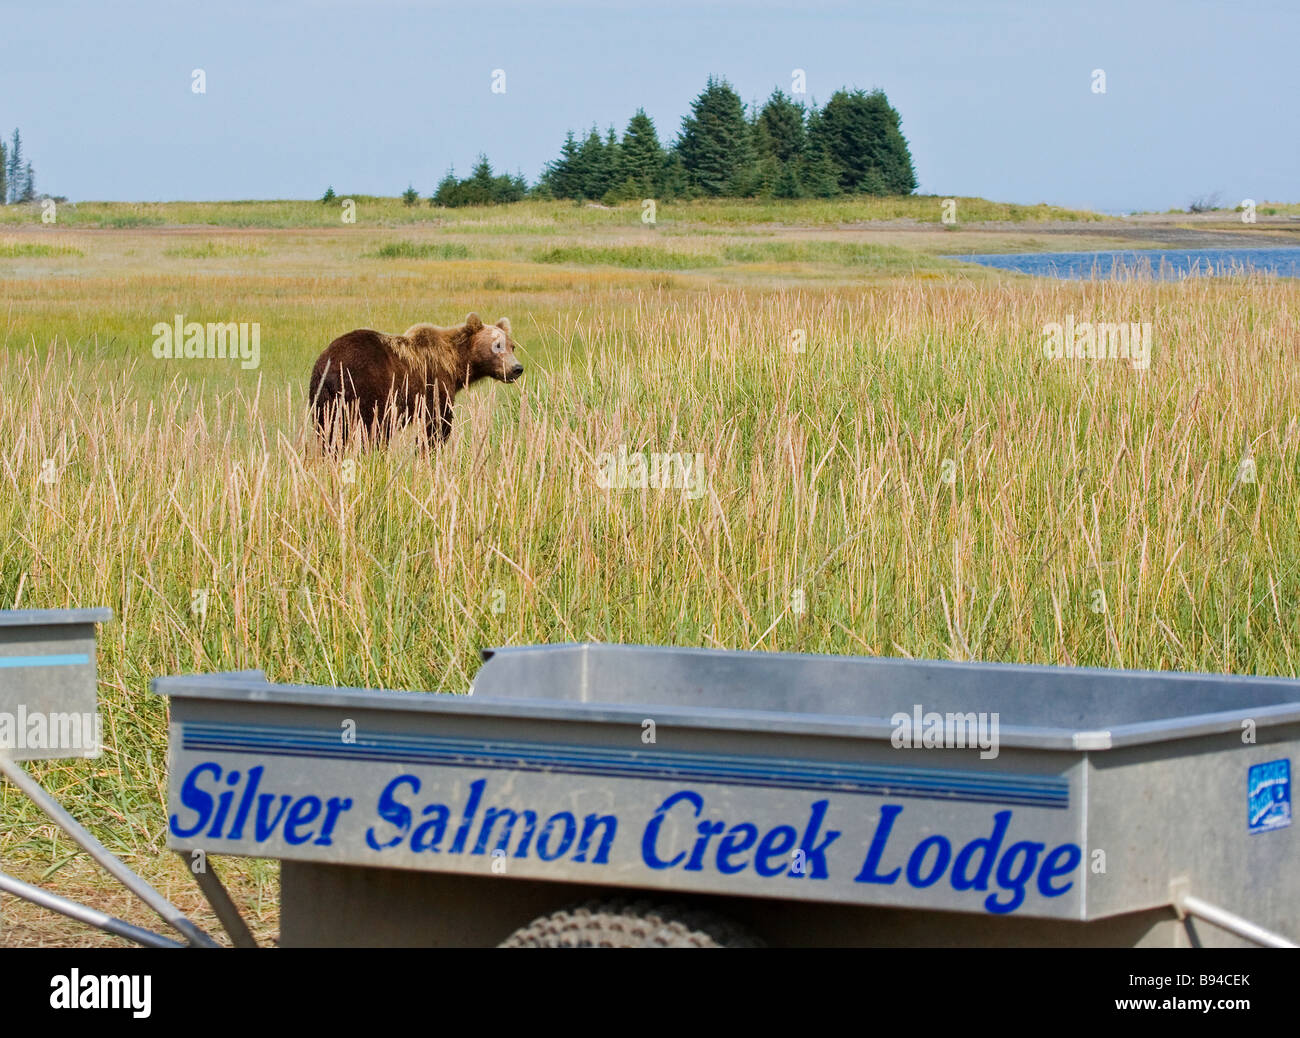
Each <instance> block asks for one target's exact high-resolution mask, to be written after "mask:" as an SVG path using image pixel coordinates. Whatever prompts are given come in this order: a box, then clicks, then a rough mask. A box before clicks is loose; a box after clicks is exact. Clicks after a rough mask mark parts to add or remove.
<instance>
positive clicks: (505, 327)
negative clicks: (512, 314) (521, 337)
mask: <svg viewBox="0 0 1300 1038" xmlns="http://www.w3.org/2000/svg"><path fill="white" fill-rule="evenodd" d="M497 327H498V328H500V329H501V330H502V331H503V332H505V333H506V334H507V335H509V334H510V318H509V317H503V318H501V320H499V321H497Z"/></svg>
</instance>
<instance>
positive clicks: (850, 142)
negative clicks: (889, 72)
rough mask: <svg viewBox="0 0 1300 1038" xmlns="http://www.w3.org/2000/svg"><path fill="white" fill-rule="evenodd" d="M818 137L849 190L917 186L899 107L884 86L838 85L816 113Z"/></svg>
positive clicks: (898, 190)
mask: <svg viewBox="0 0 1300 1038" xmlns="http://www.w3.org/2000/svg"><path fill="white" fill-rule="evenodd" d="M817 142H818V143H819V144H820V145H821V146H822V147H823V148H825V150H826V152H827V154H828V155H829V156H830V158H831V160H832V161H833V162H834V163H835V165H836V167H837V168H838V170H839V186H840V188H841V189H842V190H844V191H861V192H866V193H869V194H892V195H906V194H911V193H912V192H913V191H915V190H916V174H915V172H914V170H913V167H912V156H911V153H910V152H909V151H908V147H907V141H906V140H905V139H904V137H903V134H902V131H901V129H900V128H899V116H898V112H896V111H895V110H894V109H893V108H892V107H891V106H890V104H889V100H888V99H887V98H886V97H885V94H884V92H883V91H881V90H875V91H873V92H872V93H870V94H868V93H866V92H865V91H862V90H854V91H847V90H837V91H836V92H835V93H834V94H833V95H832V96H831V99H830V100H829V101H827V102H826V107H825V108H823V109H822V111H821V113H820V115H819V118H818V119H817Z"/></svg>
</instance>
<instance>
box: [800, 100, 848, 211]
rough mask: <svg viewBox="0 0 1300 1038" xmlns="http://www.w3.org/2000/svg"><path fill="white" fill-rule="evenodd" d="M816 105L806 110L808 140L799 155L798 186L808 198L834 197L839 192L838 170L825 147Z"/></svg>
mask: <svg viewBox="0 0 1300 1038" xmlns="http://www.w3.org/2000/svg"><path fill="white" fill-rule="evenodd" d="M821 120H822V116H821V113H820V112H819V111H817V109H816V107H814V108H812V109H811V110H810V111H809V112H808V141H807V144H806V145H805V147H804V149H803V154H801V155H800V156H799V161H798V163H797V167H798V170H799V186H800V190H801V191H802V192H803V194H804V195H806V196H808V197H809V198H834V197H835V196H836V195H838V194H839V193H840V170H839V167H838V166H836V165H835V162H834V160H833V159H832V158H831V156H830V152H829V151H827V149H826V144H825V135H824V132H823V130H822V126H821Z"/></svg>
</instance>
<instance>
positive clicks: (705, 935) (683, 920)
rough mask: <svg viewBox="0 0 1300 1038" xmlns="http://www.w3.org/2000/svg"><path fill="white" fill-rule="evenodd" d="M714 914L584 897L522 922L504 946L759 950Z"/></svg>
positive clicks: (754, 942) (758, 945)
mask: <svg viewBox="0 0 1300 1038" xmlns="http://www.w3.org/2000/svg"><path fill="white" fill-rule="evenodd" d="M762 946H763V942H762V941H760V940H758V939H757V938H756V937H753V936H751V935H750V934H749V933H747V932H746V931H745V930H743V929H741V928H740V927H739V926H737V925H736V924H735V923H732V922H731V921H729V920H728V919H725V918H724V917H722V916H720V915H717V914H715V913H713V912H706V911H701V910H699V909H692V908H687V907H685V906H683V905H660V904H656V903H655V902H653V901H633V900H630V899H627V898H616V899H613V900H608V901H586V902H584V903H582V904H579V905H573V906H571V907H569V908H563V909H561V910H560V911H558V912H553V913H551V914H550V915H544V916H540V917H539V918H537V919H534V920H533V921H532V922H531V923H529V924H528V925H527V926H522V927H520V928H519V929H518V930H516V931H515V932H514V933H512V934H511V935H510V936H509V937H507V938H506V939H505V940H504V941H503V942H502V943H501V945H500V947H502V948H761V947H762Z"/></svg>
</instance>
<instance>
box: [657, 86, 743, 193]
mask: <svg viewBox="0 0 1300 1038" xmlns="http://www.w3.org/2000/svg"><path fill="white" fill-rule="evenodd" d="M676 150H677V153H678V154H679V155H680V156H681V159H682V165H683V166H685V168H686V172H687V173H688V174H689V176H690V178H691V182H692V184H693V185H694V186H695V187H697V188H699V190H700V191H702V192H703V193H704V194H706V195H725V194H732V193H735V192H737V191H738V190H743V189H744V183H745V181H746V180H747V178H748V177H749V176H750V175H751V174H752V168H751V167H752V164H753V149H752V147H751V144H750V127H749V124H748V123H747V122H746V121H745V106H744V104H742V103H741V100H740V95H738V94H737V93H736V92H735V91H734V90H733V89H732V88H731V84H730V83H728V82H727V81H726V80H725V79H715V78H714V77H713V76H710V77H709V80H708V83H707V85H706V86H705V88H704V92H703V93H701V94H700V95H699V97H697V98H696V99H695V100H694V102H692V104H691V114H690V115H688V116H686V117H685V118H684V119H683V120H682V131H681V135H680V137H679V138H678V141H677V148H676Z"/></svg>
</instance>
